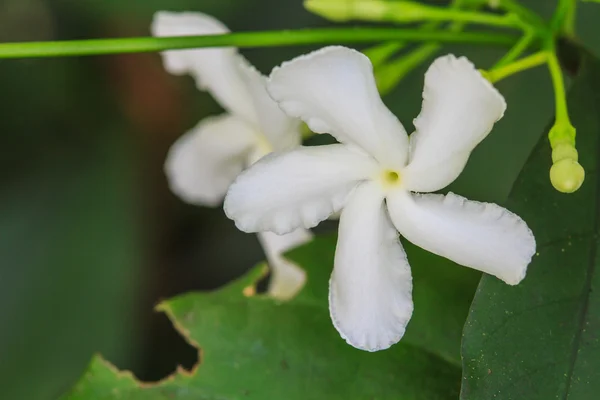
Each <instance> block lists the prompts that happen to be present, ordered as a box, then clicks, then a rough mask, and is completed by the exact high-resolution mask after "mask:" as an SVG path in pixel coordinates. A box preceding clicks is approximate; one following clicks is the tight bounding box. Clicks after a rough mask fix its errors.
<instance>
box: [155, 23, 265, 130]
mask: <svg viewBox="0 0 600 400" xmlns="http://www.w3.org/2000/svg"><path fill="white" fill-rule="evenodd" d="M151 31H152V34H153V35H154V36H190V35H218V34H223V33H228V32H229V29H227V27H226V26H225V25H223V24H222V23H221V22H220V21H218V20H217V19H215V18H213V17H211V16H210V15H206V14H202V13H191V12H182V13H176V12H167V11H159V12H157V13H156V14H155V15H154V20H153V21H152V27H151ZM162 56H163V61H164V64H165V68H166V69H167V71H169V72H170V73H172V74H176V75H184V74H190V75H192V76H193V77H194V79H195V80H196V85H197V86H198V88H199V89H200V90H206V91H208V92H210V94H211V95H212V96H214V98H215V99H216V100H217V101H218V102H219V104H221V106H222V107H223V108H224V109H226V110H227V111H229V112H230V113H232V114H234V115H238V116H240V117H243V118H245V119H247V120H248V121H251V122H253V123H255V122H257V117H256V114H255V111H254V108H253V106H252V98H251V96H250V94H249V93H248V87H247V86H246V83H245V82H244V78H243V76H242V73H241V72H240V65H241V64H243V63H247V61H245V59H244V58H243V57H242V56H240V55H239V54H238V52H237V50H236V49H235V48H232V47H227V48H205V49H192V50H169V51H165V52H163V53H162Z"/></svg>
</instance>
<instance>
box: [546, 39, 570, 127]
mask: <svg viewBox="0 0 600 400" xmlns="http://www.w3.org/2000/svg"><path fill="white" fill-rule="evenodd" d="M547 54H548V69H549V70H550V76H551V78H552V85H553V86H554V99H555V104H556V122H557V123H560V124H565V125H571V120H570V119H569V112H568V109H567V94H566V91H565V82H564V78H563V73H562V70H561V68H560V64H559V62H558V58H557V57H556V52H555V51H548V52H547Z"/></svg>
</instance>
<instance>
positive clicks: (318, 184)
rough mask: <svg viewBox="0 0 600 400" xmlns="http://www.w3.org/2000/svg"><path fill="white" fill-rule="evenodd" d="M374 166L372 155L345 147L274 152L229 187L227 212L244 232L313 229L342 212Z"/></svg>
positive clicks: (282, 231)
mask: <svg viewBox="0 0 600 400" xmlns="http://www.w3.org/2000/svg"><path fill="white" fill-rule="evenodd" d="M376 167H377V165H376V163H375V161H374V160H373V159H371V158H370V157H369V156H367V155H366V154H364V153H362V152H361V151H359V150H357V149H351V148H348V147H347V146H344V145H342V144H334V145H329V146H315V147H299V148H297V149H295V150H291V151H287V152H281V153H271V154H269V155H267V156H265V157H263V158H262V159H261V160H259V161H258V162H257V163H256V164H254V165H253V166H252V167H250V168H248V169H247V170H246V171H245V172H244V173H242V174H241V175H240V176H239V177H238V178H237V179H236V181H235V182H234V183H233V185H231V187H230V188H229V192H228V193H227V197H226V198H225V207H224V208H225V213H226V214H227V216H228V217H229V218H231V219H233V220H234V221H235V223H236V225H237V227H238V228H239V229H240V230H242V231H244V232H261V231H272V232H275V233H278V234H285V233H289V232H291V231H293V230H295V229H297V228H299V227H304V228H307V229H308V228H312V227H314V226H316V225H317V224H318V223H319V222H321V221H323V220H325V219H326V218H327V217H329V216H330V215H331V214H332V213H334V212H336V211H339V210H340V209H341V208H342V207H343V206H344V204H345V203H346V198H347V196H348V194H349V193H350V192H351V191H352V189H353V188H354V186H356V184H357V183H358V182H360V181H361V180H364V179H367V178H369V177H371V176H373V175H374V174H375V171H376Z"/></svg>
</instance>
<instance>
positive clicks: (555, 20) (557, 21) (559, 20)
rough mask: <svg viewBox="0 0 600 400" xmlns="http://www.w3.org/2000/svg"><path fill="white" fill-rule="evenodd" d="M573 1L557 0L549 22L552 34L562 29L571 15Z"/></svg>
mask: <svg viewBox="0 0 600 400" xmlns="http://www.w3.org/2000/svg"><path fill="white" fill-rule="evenodd" d="M573 3H574V0H559V1H558V4H557V6H556V10H554V14H553V15H552V19H551V21H550V29H552V32H559V31H561V30H562V29H563V27H564V25H565V22H566V21H567V18H569V14H570V13H572V11H573V10H572V9H573V7H574V6H573Z"/></svg>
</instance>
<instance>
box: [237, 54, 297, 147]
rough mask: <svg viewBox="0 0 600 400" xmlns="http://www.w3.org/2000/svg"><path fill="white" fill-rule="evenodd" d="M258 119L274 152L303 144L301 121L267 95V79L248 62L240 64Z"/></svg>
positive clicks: (260, 127)
mask: <svg viewBox="0 0 600 400" xmlns="http://www.w3.org/2000/svg"><path fill="white" fill-rule="evenodd" d="M240 72H241V73H242V76H243V77H244V80H245V82H246V85H247V87H248V91H249V93H250V96H251V97H252V104H253V106H254V110H255V113H256V117H257V123H258V128H259V129H260V132H261V133H262V134H263V135H264V136H265V138H266V139H267V141H268V142H269V143H268V144H269V146H270V147H271V148H272V150H276V151H280V150H288V149H291V148H293V147H296V146H299V145H300V144H301V143H302V135H301V133H300V120H299V119H297V118H292V117H289V116H288V115H287V114H285V113H284V112H283V111H282V110H281V108H280V107H279V105H278V104H277V103H276V102H275V101H273V99H272V98H271V96H270V95H269V94H268V93H267V88H266V85H267V78H266V77H265V76H264V75H262V74H261V73H260V72H259V71H257V70H256V68H254V67H253V66H252V65H250V64H249V63H247V62H242V63H241V64H240Z"/></svg>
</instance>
